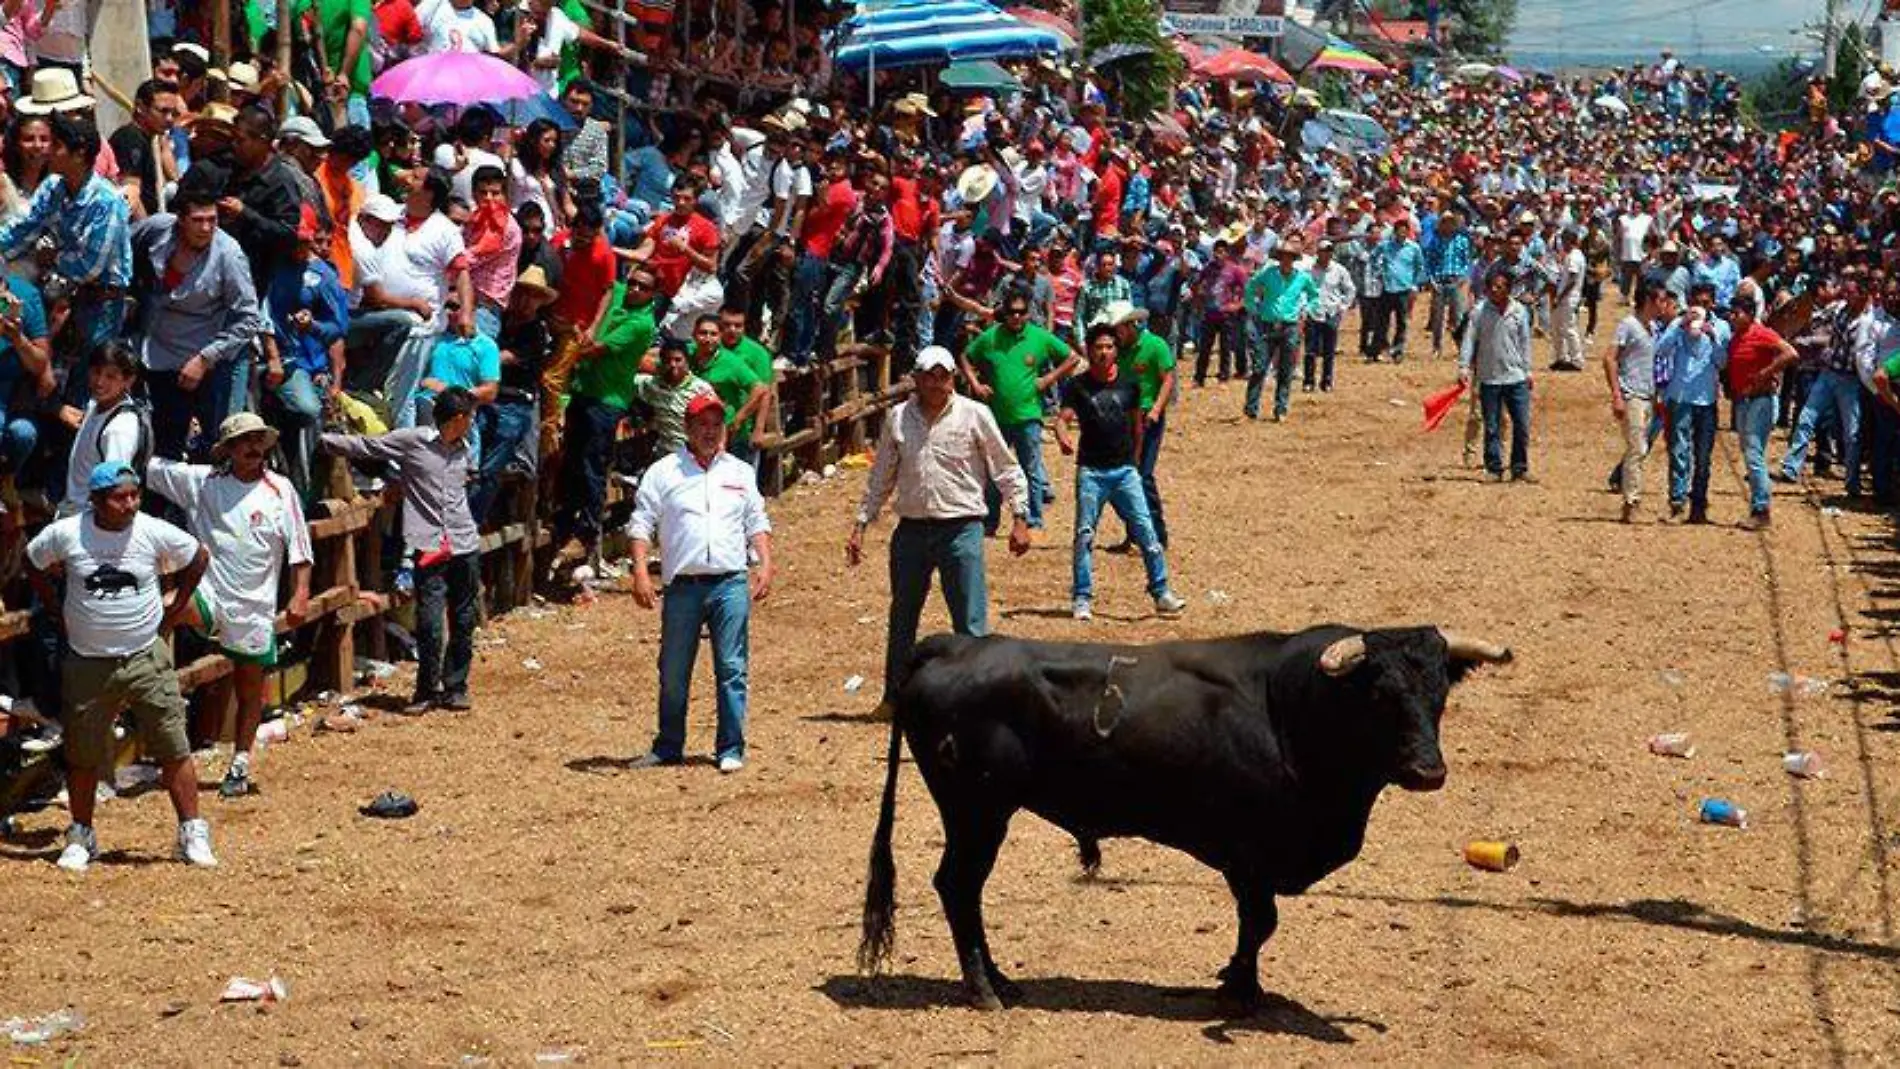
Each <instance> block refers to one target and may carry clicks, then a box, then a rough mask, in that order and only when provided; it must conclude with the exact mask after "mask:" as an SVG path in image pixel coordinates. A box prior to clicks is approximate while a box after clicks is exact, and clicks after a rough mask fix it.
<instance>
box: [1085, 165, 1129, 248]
mask: <svg viewBox="0 0 1900 1069" xmlns="http://www.w3.org/2000/svg"><path fill="white" fill-rule="evenodd" d="M1123 156H1124V153H1123V150H1122V149H1121V148H1120V147H1119V146H1114V147H1111V148H1110V149H1109V150H1108V166H1107V167H1106V168H1105V169H1103V171H1102V176H1101V178H1099V179H1097V180H1096V183H1095V197H1094V202H1093V208H1094V214H1095V241H1096V243H1097V244H1098V245H1099V244H1100V243H1101V242H1102V241H1103V239H1113V238H1116V237H1119V236H1120V235H1121V227H1122V193H1123V191H1124V190H1125V188H1126V187H1127V185H1128V168H1127V167H1126V166H1125V164H1124V160H1123Z"/></svg>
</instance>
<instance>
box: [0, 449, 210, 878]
mask: <svg viewBox="0 0 1900 1069" xmlns="http://www.w3.org/2000/svg"><path fill="white" fill-rule="evenodd" d="M86 488H87V492H88V493H89V494H90V495H91V498H92V507H91V508H90V509H88V510H87V511H85V512H82V513H80V514H78V515H76V516H68V517H66V518H65V519H63V520H55V521H54V522H52V523H50V524H48V525H47V526H46V529H45V530H42V531H41V532H40V533H39V535H38V536H37V537H35V538H34V539H33V541H32V543H31V544H29V545H28V546H27V549H26V555H27V563H28V568H27V578H28V579H30V580H32V583H33V589H34V592H35V593H37V594H38V595H39V598H40V603H41V604H42V605H48V606H50V605H53V604H55V603H58V602H59V601H60V598H59V596H58V595H57V594H56V593H55V592H54V589H53V582H54V577H55V576H56V575H61V574H63V575H64V577H65V579H66V595H65V599H64V602H63V609H62V610H61V612H60V614H59V616H58V623H59V626H60V628H61V630H62V631H63V632H64V634H65V636H66V643H67V649H66V653H65V656H64V657H63V659H62V661H61V664H60V675H61V677H62V688H63V690H64V692H65V711H64V722H65V727H66V783H67V794H68V799H69V800H68V803H67V804H68V805H70V806H71V807H72V818H73V821H72V825H71V826H70V827H68V828H67V829H66V848H65V849H64V850H63V851H61V852H60V855H59V867H60V868H62V869H65V870H67V871H68V872H84V871H86V868H87V866H89V865H90V864H91V863H92V859H93V858H95V857H97V856H99V840H98V838H97V837H96V836H95V835H94V834H93V830H92V811H93V806H94V804H95V798H94V793H93V792H94V791H95V790H96V789H97V788H98V785H99V770H100V769H101V768H110V767H111V762H112V757H113V753H112V749H113V738H112V727H113V724H114V722H115V721H117V720H118V718H119V714H120V713H121V712H125V711H127V710H128V709H129V710H130V711H131V713H132V721H133V724H134V726H135V727H136V728H137V731H138V738H139V743H140V745H141V747H142V748H143V749H144V751H145V754H146V756H147V757H150V758H152V759H153V760H155V761H157V762H158V765H159V782H161V783H163V784H164V786H165V790H166V793H168V794H170V795H171V800H172V808H173V809H174V810H176V811H177V813H178V857H179V858H180V859H181V860H184V861H188V862H190V863H191V864H193V865H201V866H206V867H209V866H214V865H216V864H217V863H218V859H217V858H216V857H215V856H214V855H213V854H212V853H211V828H210V826H209V825H208V824H206V823H205V821H204V818H202V817H200V816H199V815H198V767H197V764H196V763H195V762H194V761H193V760H192V757H191V743H190V741H189V740H188V739H187V737H186V735H185V715H186V714H185V697H184V695H183V694H182V693H180V692H179V689H178V674H177V673H176V672H175V671H174V670H173V668H172V649H171V643H170V642H169V641H168V640H167V638H166V635H167V633H168V632H169V631H171V629H172V627H173V625H174V624H176V623H177V622H178V621H179V620H180V619H181V618H183V616H184V615H185V614H186V613H187V612H189V611H190V608H191V597H192V594H193V592H194V591H196V590H197V588H198V580H199V579H201V578H202V577H203V576H204V573H205V566H206V564H207V563H208V557H207V555H206V553H205V550H204V547H203V546H201V545H199V544H198V541H197V539H194V538H192V537H191V536H190V535H188V534H186V533H185V532H183V531H181V530H179V529H178V528H176V527H173V526H172V525H171V524H169V523H166V522H165V521H164V520H161V519H158V518H157V517H155V516H147V515H145V514H144V513H142V512H140V511H139V477H138V473H137V472H136V471H134V470H133V469H132V466H131V465H129V464H125V463H121V462H119V461H107V462H106V463H104V464H100V465H99V466H98V467H96V468H94V469H93V470H92V473H91V474H90V475H89V476H88V478H87V480H86ZM173 572H176V573H179V578H178V587H177V590H176V591H175V592H174V594H173V597H172V600H171V602H170V603H169V605H168V604H167V603H166V602H165V599H164V597H163V595H162V594H161V593H160V591H159V577H160V576H161V575H166V574H170V573H173Z"/></svg>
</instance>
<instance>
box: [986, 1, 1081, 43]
mask: <svg viewBox="0 0 1900 1069" xmlns="http://www.w3.org/2000/svg"><path fill="white" fill-rule="evenodd" d="M1003 14H1005V15H1009V16H1012V17H1014V18H1019V19H1021V20H1023V21H1024V22H1027V23H1029V24H1030V25H1031V26H1041V27H1042V28H1043V29H1045V30H1054V31H1056V32H1057V33H1059V34H1061V35H1062V36H1064V37H1067V38H1068V39H1069V40H1071V41H1080V40H1081V39H1082V35H1081V34H1079V33H1077V32H1075V23H1073V22H1070V21H1069V20H1068V19H1065V18H1063V17H1062V16H1061V15H1058V14H1056V13H1055V12H1053V11H1045V10H1043V9H1042V8H1039V7H1028V6H1023V7H1006V8H1004V9H1003Z"/></svg>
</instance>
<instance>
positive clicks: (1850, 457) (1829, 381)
mask: <svg viewBox="0 0 1900 1069" xmlns="http://www.w3.org/2000/svg"><path fill="white" fill-rule="evenodd" d="M1830 413H1831V414H1832V415H1833V416H1834V418H1835V420H1837V421H1838V426H1839V428H1840V432H1841V450H1842V452H1843V453H1844V454H1845V455H1844V456H1843V457H1842V458H1841V460H1842V462H1844V463H1845V464H1846V465H1847V492H1848V493H1850V494H1858V493H1860V379H1859V378H1857V377H1856V376H1854V375H1851V374H1845V373H1843V372H1839V371H1823V372H1821V374H1820V376H1819V377H1817V378H1816V379H1815V380H1814V385H1812V386H1810V387H1808V399H1807V402H1806V403H1804V404H1803V405H1802V406H1801V415H1800V416H1799V417H1798V418H1797V419H1796V420H1795V426H1794V438H1793V440H1792V441H1790V442H1789V443H1788V455H1787V456H1785V457H1783V458H1782V460H1781V473H1782V474H1783V475H1786V476H1788V477H1789V478H1791V479H1792V478H1794V477H1796V476H1798V475H1800V474H1801V466H1802V465H1803V464H1804V463H1805V462H1806V461H1807V459H1808V446H1810V445H1812V444H1814V432H1815V431H1816V429H1818V428H1819V427H1820V425H1821V421H1822V420H1823V419H1824V418H1826V417H1827V416H1828V415H1829V414H1830Z"/></svg>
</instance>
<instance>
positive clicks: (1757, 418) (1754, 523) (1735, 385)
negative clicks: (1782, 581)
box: [1728, 297, 1800, 531]
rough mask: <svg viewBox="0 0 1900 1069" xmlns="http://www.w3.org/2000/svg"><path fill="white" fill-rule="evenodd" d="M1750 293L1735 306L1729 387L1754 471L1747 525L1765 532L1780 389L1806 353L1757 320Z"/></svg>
mask: <svg viewBox="0 0 1900 1069" xmlns="http://www.w3.org/2000/svg"><path fill="white" fill-rule="evenodd" d="M1757 314H1758V311H1757V309H1756V307H1755V302H1754V300H1753V299H1752V298H1749V297H1740V298H1737V299H1736V301H1735V303H1734V305H1733V306H1731V307H1730V309H1729V328H1730V330H1731V331H1732V333H1731V334H1730V336H1729V343H1728V389H1729V395H1730V396H1732V397H1733V398H1734V399H1735V431H1736V433H1737V434H1738V435H1739V436H1740V437H1741V440H1742V462H1743V464H1744V465H1745V466H1746V467H1747V469H1748V519H1747V520H1745V521H1743V523H1742V527H1743V528H1744V529H1746V530H1750V531H1760V530H1763V529H1765V528H1767V526H1768V505H1769V501H1770V491H1771V489H1772V486H1773V484H1772V483H1771V482H1770V481H1769V478H1768V436H1769V435H1770V434H1772V433H1773V432H1774V429H1775V414H1776V412H1777V411H1778V410H1779V401H1778V400H1777V398H1776V396H1775V388H1776V386H1777V385H1778V384H1779V383H1780V381H1781V373H1782V371H1783V370H1785V369H1786V368H1787V367H1788V366H1789V365H1791V364H1793V363H1794V362H1795V360H1796V358H1797V357H1798V356H1799V355H1800V354H1799V353H1797V352H1795V348H1794V346H1792V345H1789V344H1788V343H1787V341H1786V340H1784V339H1783V338H1782V336H1781V335H1779V334H1777V333H1775V331H1774V329H1773V328H1771V327H1770V326H1768V324H1766V323H1763V322H1761V321H1760V320H1758V319H1756V318H1755V317H1756V315H1757Z"/></svg>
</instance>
